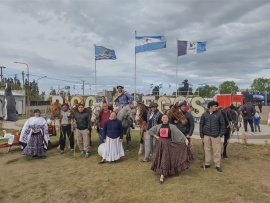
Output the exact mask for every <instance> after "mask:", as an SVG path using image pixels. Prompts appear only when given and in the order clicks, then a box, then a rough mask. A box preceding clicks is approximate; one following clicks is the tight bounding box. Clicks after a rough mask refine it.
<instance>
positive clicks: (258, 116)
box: [253, 111, 261, 132]
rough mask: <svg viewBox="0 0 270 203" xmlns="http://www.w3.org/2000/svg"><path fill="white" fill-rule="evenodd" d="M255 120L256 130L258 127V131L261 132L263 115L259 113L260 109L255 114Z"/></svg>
mask: <svg viewBox="0 0 270 203" xmlns="http://www.w3.org/2000/svg"><path fill="white" fill-rule="evenodd" d="M253 122H254V128H255V132H257V128H258V131H259V132H261V128H260V122H261V117H260V115H259V111H257V112H256V113H255V115H254V116H253Z"/></svg>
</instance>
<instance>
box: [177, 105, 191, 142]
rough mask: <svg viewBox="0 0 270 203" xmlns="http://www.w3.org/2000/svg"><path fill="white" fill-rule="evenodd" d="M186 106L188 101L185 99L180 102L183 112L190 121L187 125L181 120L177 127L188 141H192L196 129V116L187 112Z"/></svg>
mask: <svg viewBox="0 0 270 203" xmlns="http://www.w3.org/2000/svg"><path fill="white" fill-rule="evenodd" d="M186 106H187V103H186V102H185V101H183V102H180V104H179V107H180V110H181V111H182V112H183V114H184V116H185V117H186V118H187V120H188V122H187V124H185V125H183V124H182V123H181V122H178V123H176V127H177V128H178V129H179V130H180V131H181V132H182V133H183V134H184V135H185V136H186V138H187V139H188V142H189V143H190V137H191V136H192V134H193V131H194V118H193V116H192V115H191V114H190V113H189V112H187V109H186Z"/></svg>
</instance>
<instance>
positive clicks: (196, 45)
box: [177, 40, 207, 56]
mask: <svg viewBox="0 0 270 203" xmlns="http://www.w3.org/2000/svg"><path fill="white" fill-rule="evenodd" d="M206 44H207V42H190V41H180V40H177V50H178V56H182V55H186V54H198V53H202V52H205V51H206Z"/></svg>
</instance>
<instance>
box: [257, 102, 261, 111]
mask: <svg viewBox="0 0 270 203" xmlns="http://www.w3.org/2000/svg"><path fill="white" fill-rule="evenodd" d="M258 108H259V110H260V113H262V102H259V104H258Z"/></svg>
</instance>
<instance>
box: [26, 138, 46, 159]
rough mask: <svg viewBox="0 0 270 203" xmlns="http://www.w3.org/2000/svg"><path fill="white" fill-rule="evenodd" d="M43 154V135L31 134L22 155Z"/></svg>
mask: <svg viewBox="0 0 270 203" xmlns="http://www.w3.org/2000/svg"><path fill="white" fill-rule="evenodd" d="M44 153H45V150H44V147H43V135H42V134H41V133H35V134H32V135H31V137H30V140H29V141H28V143H27V145H26V147H25V148H24V150H23V154H24V155H27V156H42V155H43V154H44Z"/></svg>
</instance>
